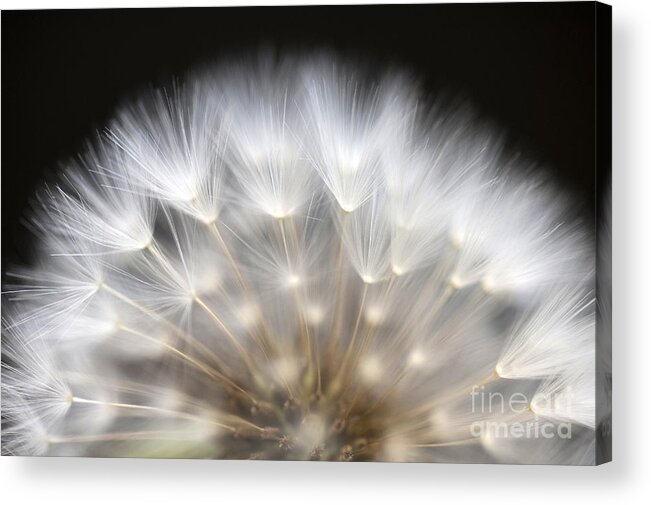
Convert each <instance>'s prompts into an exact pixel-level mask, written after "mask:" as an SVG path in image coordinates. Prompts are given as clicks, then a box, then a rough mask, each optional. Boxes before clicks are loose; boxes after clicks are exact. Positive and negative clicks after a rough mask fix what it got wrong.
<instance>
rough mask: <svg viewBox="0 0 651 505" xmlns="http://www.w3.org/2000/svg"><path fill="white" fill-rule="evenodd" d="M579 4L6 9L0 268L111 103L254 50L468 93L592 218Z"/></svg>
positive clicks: (589, 75) (587, 86)
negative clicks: (359, 65) (307, 55)
mask: <svg viewBox="0 0 651 505" xmlns="http://www.w3.org/2000/svg"><path fill="white" fill-rule="evenodd" d="M594 9H595V6H594V4H593V3H591V2H585V3H546V4H479V5H472V4H465V5H461V4H457V5H454V4H450V5H431V6H404V5H403V6H347V7H267V8H260V7H256V8H216V9H155V10H144V9H133V10H124V9H119V10H85V11H5V12H3V13H2V268H3V271H4V270H5V268H6V266H7V264H11V263H14V262H23V261H27V260H29V255H28V254H27V251H29V247H28V245H29V235H28V233H27V232H26V231H25V228H24V226H23V225H22V224H21V222H20V221H21V218H22V216H24V213H25V210H26V207H27V205H28V202H29V198H30V196H31V194H32V193H33V191H34V189H35V188H36V186H37V184H38V182H39V181H40V180H41V179H42V178H43V177H44V175H45V174H46V173H47V172H48V171H51V170H53V169H55V168H56V167H57V165H58V163H59V162H60V161H62V160H65V159H66V158H68V157H70V156H73V155H74V154H75V152H77V151H78V150H79V149H80V148H81V146H82V142H83V140H84V138H86V137H88V136H90V135H92V134H93V132H94V130H95V129H96V128H101V127H102V126H103V125H104V124H105V122H106V120H107V119H108V118H109V117H110V115H111V112H112V111H113V109H114V108H115V106H116V105H117V104H119V103H120V102H121V101H122V100H123V99H124V98H125V97H128V96H129V95H130V94H133V93H134V92H136V91H138V90H139V89H141V88H142V87H143V86H145V85H147V84H148V83H151V82H154V83H155V82H161V80H167V79H168V78H169V77H170V76H181V75H182V74H183V73H184V71H186V70H187V69H188V68H189V67H190V66H192V65H193V64H196V63H202V62H206V61H208V60H211V59H215V58H218V57H219V56H220V54H224V55H227V54H228V55H231V54H233V53H234V52H235V53H241V52H242V50H247V49H250V50H252V51H254V52H255V51H258V50H259V48H260V47H261V46H264V45H269V44H270V45H273V46H274V47H276V48H277V49H279V50H282V49H284V48H290V49H297V48H299V49H300V48H303V49H309V48H322V47H329V48H332V49H335V50H339V51H342V52H353V53H357V54H362V55H364V54H369V55H372V56H373V57H374V58H377V59H379V60H386V61H389V62H392V63H397V64H399V65H403V66H406V67H407V68H409V69H412V70H413V71H414V73H416V74H417V75H419V76H421V77H422V78H423V79H424V84H425V85H426V87H427V88H428V89H429V90H431V91H432V92H438V91H442V90H443V91H448V92H452V93H459V94H462V95H463V96H465V97H467V98H470V99H471V100H472V101H473V103H474V105H475V107H476V108H477V109H478V110H479V112H480V113H481V114H482V115H483V116H485V117H487V118H489V119H491V120H492V121H494V122H496V123H498V124H499V125H501V126H502V127H503V128H504V129H505V131H506V134H507V139H508V142H509V143H510V144H511V145H513V146H517V148H518V149H521V150H523V151H524V152H526V153H527V155H529V156H531V157H532V158H533V159H535V160H538V161H540V162H543V163H545V164H546V165H548V168H549V169H550V170H551V171H552V172H554V174H555V175H556V176H557V177H558V178H559V179H561V181H562V182H563V184H564V186H566V187H567V188H569V189H570V190H571V191H573V192H574V193H575V194H576V195H577V197H578V198H579V200H580V201H581V202H582V203H583V204H584V206H585V209H586V210H587V212H586V216H588V217H589V216H591V215H592V209H593V205H594V189H595V181H594V162H595V154H594V153H595V140H594V138H595V131H594V127H595V122H594V114H595V112H594V104H595V89H594V75H595V54H594V37H595V29H594Z"/></svg>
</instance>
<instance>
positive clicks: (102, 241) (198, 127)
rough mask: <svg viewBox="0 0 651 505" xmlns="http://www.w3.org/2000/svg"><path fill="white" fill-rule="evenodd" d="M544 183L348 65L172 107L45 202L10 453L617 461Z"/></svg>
mask: <svg viewBox="0 0 651 505" xmlns="http://www.w3.org/2000/svg"><path fill="white" fill-rule="evenodd" d="M529 169H530V167H528V166H525V165H524V163H523V162H522V161H518V160H514V159H510V158H509V157H508V156H507V155H506V154H505V153H504V152H503V149H502V147H501V144H500V143H499V140H498V138H497V137H496V136H495V135H494V134H493V133H492V132H491V131H489V130H488V129H487V128H486V127H484V126H481V125H479V124H477V122H476V121H475V120H474V119H473V117H472V115H471V114H469V113H468V112H467V111H466V110H465V109H462V110H458V111H457V110H454V109H449V108H448V109H446V108H442V107H440V106H437V107H436V108H434V107H432V106H431V105H428V104H427V101H426V100H424V99H423V98H421V97H420V96H419V90H418V88H417V87H416V86H415V85H414V84H413V83H412V82H411V81H410V79H409V78H407V77H405V76H396V75H393V76H389V75H385V76H380V77H378V76H375V77H372V78H371V77H369V75H367V74H366V73H364V72H362V71H360V70H356V69H354V68H353V67H352V66H351V65H348V64H342V63H340V62H338V61H337V60H336V59H333V58H331V57H329V56H321V57H319V58H316V59H314V60H312V62H308V61H307V60H301V59H298V58H295V59H291V58H290V59H287V60H282V61H279V62H278V61H272V60H265V59H262V60H261V61H259V62H258V63H256V64H248V63H242V64H239V65H235V64H230V65H223V66H221V67H219V68H217V69H213V70H212V71H209V72H203V73H198V74H196V75H194V76H193V77H192V78H190V79H189V80H188V82H186V83H185V84H183V85H178V86H176V87H175V88H174V90H173V91H171V92H166V91H164V90H157V91H154V92H152V93H151V94H150V95H149V96H145V97H143V98H142V99H141V100H140V101H138V102H136V103H135V104H133V105H131V106H130V107H126V108H123V109H121V110H120V111H119V112H118V114H117V116H116V118H115V119H114V120H113V121H112V122H110V123H109V125H108V127H107V129H106V130H105V132H104V134H103V135H101V136H100V137H99V138H97V139H96V140H95V141H94V142H93V143H91V144H89V146H88V148H87V149H86V151H85V152H84V153H83V154H82V155H81V156H79V157H78V158H77V159H76V160H75V161H73V162H71V163H70V164H69V166H67V167H66V168H65V170H64V171H63V172H62V175H61V178H60V180H59V182H58V183H57V184H55V185H51V186H47V187H45V188H44V190H43V191H41V192H40V193H39V195H38V198H37V199H36V201H35V204H34V207H35V210H34V214H33V217H32V221H31V223H32V226H33V228H34V230H35V231H36V234H37V237H38V246H39V255H38V261H37V262H36V263H35V264H34V265H32V266H30V267H27V268H22V269H17V270H12V271H10V272H8V273H7V274H6V284H5V291H4V304H5V312H4V318H3V356H2V379H3V381H2V391H3V419H4V422H3V438H2V449H3V452H4V453H6V454H21V455H44V454H47V455H78V456H150V457H202V458H204V457H208V458H227V459H228V458H230V459H293V460H334V461H448V462H462V461H487V462H488V461H500V462H502V461H504V462H507V461H508V462H523V463H528V462H545V463H576V464H588V463H592V462H594V429H595V424H596V423H595V406H594V396H595V376H594V374H593V369H594V362H595V355H594V345H593V344H594V340H593V339H594V318H595V315H594V310H595V309H594V303H593V294H592V293H593V290H594V286H593V285H592V281H591V280H592V278H593V275H594V258H593V257H592V256H591V255H590V252H589V250H590V249H589V244H590V241H589V240H588V238H587V237H588V233H587V232H585V231H584V228H583V226H582V224H581V223H580V222H578V221H574V220H572V219H569V218H568V216H569V215H571V206H570V203H569V202H568V201H567V199H566V198H563V197H562V196H559V195H560V193H559V191H558V189H557V188H556V187H555V185H554V184H553V183H552V182H550V181H543V180H541V179H540V178H536V179H531V178H527V177H526V173H527V171H528V170H529ZM589 349H592V353H590V352H589V351H588V350H589ZM484 395H488V398H489V400H488V402H487V403H486V402H484V399H485V397H484ZM514 395H520V396H517V397H516V396H514ZM513 398H517V399H518V402H516V403H517V405H519V406H521V405H522V404H523V405H524V407H523V408H514V407H513V405H514V402H513ZM523 398H524V399H523ZM480 399H481V402H480ZM496 399H498V400H500V402H499V404H498V405H495V401H496ZM509 401H510V403H509ZM505 405H507V407H505ZM509 405H510V407H508V406H509ZM534 421H535V422H537V423H541V422H547V423H552V425H553V426H554V427H559V433H560V432H561V430H560V428H562V427H564V426H565V424H563V423H569V425H570V426H571V428H572V429H573V432H572V433H573V438H572V439H571V440H570V441H568V440H565V439H562V438H558V437H556V438H554V439H549V438H546V437H540V436H538V437H535V436H533V435H532V436H530V437H507V438H502V437H500V436H499V430H497V431H495V430H489V431H483V432H482V431H481V430H479V429H478V427H481V426H497V427H498V428H499V427H502V426H505V427H506V428H508V429H509V430H510V432H514V431H515V430H514V429H512V426H513V425H514V423H516V424H517V423H521V425H522V426H529V425H531V423H532V422H534ZM532 433H536V432H533V431H532Z"/></svg>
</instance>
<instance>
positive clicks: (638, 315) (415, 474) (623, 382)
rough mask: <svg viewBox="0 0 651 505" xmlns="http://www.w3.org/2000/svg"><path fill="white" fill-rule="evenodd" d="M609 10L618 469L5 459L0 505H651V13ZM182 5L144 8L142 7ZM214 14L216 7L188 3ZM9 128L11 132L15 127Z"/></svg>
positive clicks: (624, 3) (617, 4)
mask: <svg viewBox="0 0 651 505" xmlns="http://www.w3.org/2000/svg"><path fill="white" fill-rule="evenodd" d="M234 3H236V4H244V3H250V4H254V5H255V4H257V5H261V4H264V3H267V4H269V3H274V2H234ZM283 3H285V4H290V3H305V2H291V1H290V2H283ZM328 3H341V2H328ZM358 3H364V2H358ZM611 3H612V4H613V91H614V98H613V145H614V153H613V168H614V170H613V192H614V196H613V200H614V237H613V251H614V260H613V261H614V264H613V277H614V304H613V305H614V314H613V317H614V328H613V330H614V331H613V340H614V373H615V381H614V382H615V383H614V390H615V393H614V421H613V425H614V459H615V461H614V462H613V463H610V464H607V465H604V466H601V467H597V468H584V467H581V468H573V467H524V466H522V467H518V466H497V465H495V466H487V465H458V466H454V465H421V464H403V465H396V464H366V463H360V464H353V465H351V464H332V463H309V464H308V463H286V462H277V463H275V462H224V461H160V460H108V459H63V458H61V459H54V458H50V459H48V458H42V459H38V458H31V459H30V458H8V457H5V458H0V502H4V503H11V504H14V503H36V501H37V500H39V501H45V500H47V503H48V504H50V503H89V502H90V503H97V504H104V503H107V504H109V503H110V504H120V505H122V504H129V503H136V502H143V503H153V502H157V503H160V504H164V503H192V504H194V503H202V502H209V503H215V502H220V503H227V504H233V503H250V502H253V501H254V500H255V501H260V502H262V501H264V502H265V503H283V504H289V503H301V504H308V503H329V504H338V503H359V504H365V503H371V502H373V503H392V504H395V503H399V504H401V505H402V504H407V503H411V502H412V501H413V500H419V501H426V502H429V503H435V502H439V501H442V502H443V501H447V502H451V503H482V504H489V503H499V504H501V505H503V504H505V503H518V504H526V505H533V504H537V503H550V502H551V503H554V504H563V503H593V504H596V503H612V502H619V503H622V502H632V503H651V464H649V460H650V459H651V442H650V441H651V408H650V405H651V374H650V372H651V331H650V324H649V321H651V276H650V275H649V274H650V270H651V250H650V238H649V232H650V230H651V155H650V154H651V124H650V123H649V121H650V118H651V107H650V105H651V68H650V64H651V54H650V53H651V15H650V13H651V8H650V6H651V2H649V0H612V2H611ZM180 4H181V2H179V1H176V2H174V1H172V2H169V1H160V0H159V1H156V0H152V1H147V2H142V1H139V2H137V5H138V6H164V5H170V6H171V5H180ZM211 4H213V5H216V4H217V3H216V2H191V3H189V5H211ZM0 5H1V6H2V8H3V9H9V8H13V9H16V8H61V7H66V8H69V7H76V8H84V7H126V6H133V5H134V3H133V2H126V1H89V0H81V1H56V0H55V1H22V2H21V1H4V0H0ZM333 29H336V27H333ZM62 36H65V34H62ZM116 37H119V33H116ZM11 49H12V50H16V48H11ZM3 98H4V99H5V100H9V99H11V98H10V97H7V96H4V97H3ZM3 126H4V127H5V128H11V125H9V124H3ZM35 148H38V146H35ZM5 169H6V170H9V169H11V167H5ZM645 258H646V259H645Z"/></svg>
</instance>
